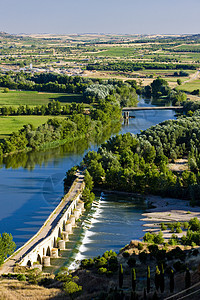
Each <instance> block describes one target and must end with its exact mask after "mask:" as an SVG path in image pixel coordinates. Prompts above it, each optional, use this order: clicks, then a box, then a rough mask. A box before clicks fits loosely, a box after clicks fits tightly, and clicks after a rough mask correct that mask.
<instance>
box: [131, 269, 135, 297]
mask: <svg viewBox="0 0 200 300" xmlns="http://www.w3.org/2000/svg"><path fill="white" fill-rule="evenodd" d="M131 280H132V290H133V291H134V292H135V289H136V272H135V269H134V268H133V269H131Z"/></svg>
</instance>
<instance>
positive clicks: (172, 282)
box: [169, 269, 174, 293]
mask: <svg viewBox="0 0 200 300" xmlns="http://www.w3.org/2000/svg"><path fill="white" fill-rule="evenodd" d="M169 284H170V293H173V291H174V271H173V270H172V269H171V272H170V282H169Z"/></svg>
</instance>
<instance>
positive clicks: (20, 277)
mask: <svg viewBox="0 0 200 300" xmlns="http://www.w3.org/2000/svg"><path fill="white" fill-rule="evenodd" d="M17 280H19V281H26V276H25V275H24V274H18V275H17Z"/></svg>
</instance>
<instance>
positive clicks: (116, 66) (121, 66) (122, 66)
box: [87, 61, 197, 72]
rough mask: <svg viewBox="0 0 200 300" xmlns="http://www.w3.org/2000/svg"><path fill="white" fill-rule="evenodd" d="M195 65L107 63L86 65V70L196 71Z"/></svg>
mask: <svg viewBox="0 0 200 300" xmlns="http://www.w3.org/2000/svg"><path fill="white" fill-rule="evenodd" d="M196 68H197V65H195V64H173V63H166V64H161V63H156V62H155V63H154V62H153V63H145V62H135V63H134V62H124V61H118V62H109V63H106V64H105V63H94V64H88V65H87V70H99V71H123V72H133V71H140V70H174V69H176V70H180V69H182V70H196Z"/></svg>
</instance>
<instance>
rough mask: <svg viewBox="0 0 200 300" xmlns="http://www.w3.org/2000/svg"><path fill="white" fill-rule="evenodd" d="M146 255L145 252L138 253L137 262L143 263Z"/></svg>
mask: <svg viewBox="0 0 200 300" xmlns="http://www.w3.org/2000/svg"><path fill="white" fill-rule="evenodd" d="M147 256H148V255H147V253H146V252H145V251H143V252H140V253H139V260H140V261H141V262H145V261H146V260H147Z"/></svg>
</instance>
